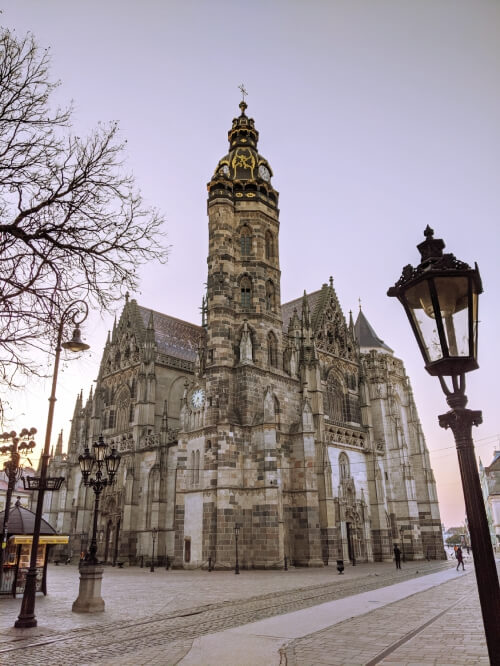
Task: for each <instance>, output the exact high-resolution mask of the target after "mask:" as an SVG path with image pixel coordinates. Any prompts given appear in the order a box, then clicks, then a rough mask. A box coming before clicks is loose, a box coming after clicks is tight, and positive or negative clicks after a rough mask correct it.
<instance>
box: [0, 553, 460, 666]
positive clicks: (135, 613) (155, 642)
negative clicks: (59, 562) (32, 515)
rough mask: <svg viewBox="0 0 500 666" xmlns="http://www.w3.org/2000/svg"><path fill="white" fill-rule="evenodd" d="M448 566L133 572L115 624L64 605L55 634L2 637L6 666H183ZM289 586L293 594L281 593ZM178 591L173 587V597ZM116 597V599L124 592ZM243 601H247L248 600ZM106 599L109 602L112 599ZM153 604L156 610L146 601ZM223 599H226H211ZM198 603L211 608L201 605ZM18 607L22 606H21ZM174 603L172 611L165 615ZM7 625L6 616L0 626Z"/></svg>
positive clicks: (41, 630) (11, 633)
mask: <svg viewBox="0 0 500 666" xmlns="http://www.w3.org/2000/svg"><path fill="white" fill-rule="evenodd" d="M449 566H450V563H446V562H443V563H426V562H419V563H412V564H411V565H409V566H408V567H407V568H406V569H403V570H402V571H399V572H396V571H395V570H394V568H393V567H388V566H386V565H378V566H377V565H372V566H367V567H365V568H363V567H358V568H356V571H355V572H354V571H353V572H349V573H350V576H349V574H348V575H347V576H343V577H340V576H336V575H335V574H334V572H333V571H330V572H318V573H316V572H312V571H310V572H308V571H305V572H302V571H297V573H296V575H294V574H295V572H293V571H292V572H289V573H290V574H291V575H290V576H288V575H287V574H286V573H284V572H279V573H271V572H268V573H267V575H266V574H265V573H264V574H263V573H261V572H255V573H254V572H246V573H244V574H242V575H241V576H240V577H239V578H238V579H236V580H235V579H234V578H232V577H231V573H230V572H228V573H222V572H219V573H216V572H213V574H208V573H206V572H194V573H193V572H191V573H189V574H186V575H185V572H168V573H166V572H159V573H163V577H160V576H158V577H157V578H155V579H153V578H152V577H144V576H142V577H141V575H140V573H139V574H136V575H135V578H134V579H132V577H131V576H132V575H133V572H132V573H131V574H129V575H128V576H125V577H123V578H122V585H121V588H122V593H123V587H124V586H125V585H126V583H129V584H130V587H131V588H132V592H133V593H134V592H135V594H136V595H137V594H138V588H137V587H134V584H133V581H134V580H136V579H137V578H138V580H139V581H141V582H142V595H141V596H135V597H134V596H133V594H132V595H131V596H130V598H129V601H128V603H127V604H126V607H125V604H123V607H122V608H120V609H119V613H118V615H117V613H116V611H115V615H117V619H115V620H113V621H112V622H109V621H107V615H108V614H107V613H106V614H104V615H100V614H94V615H92V616H82V615H75V614H71V612H70V611H69V608H67V607H65V609H64V614H63V613H60V615H61V622H57V624H56V625H55V626H56V627H57V630H56V629H55V628H52V629H50V630H49V629H44V628H43V627H40V628H38V629H36V630H35V629H33V630H25V631H24V633H20V631H19V630H12V629H10V630H7V631H3V632H2V637H1V638H0V664H3V663H6V662H7V661H8V662H10V663H13V662H14V663H17V662H20V661H21V660H22V663H23V666H31V665H32V664H33V665H35V664H36V665H38V664H52V665H53V666H57V665H58V664H61V665H63V664H64V665H66V664H68V663H75V655H78V661H77V662H76V663H78V664H81V665H83V664H97V663H99V664H114V663H116V664H118V663H120V664H123V665H124V666H125V665H128V664H147V663H151V664H159V665H161V666H164V665H165V666H168V665H169V664H175V663H177V662H178V661H179V659H180V658H182V656H183V655H184V654H186V652H187V651H189V649H190V646H191V643H192V641H193V640H194V639H195V638H196V637H198V636H201V635H204V634H209V633H215V632H218V631H223V630H225V629H228V628H231V627H236V626H240V625H243V624H247V623H249V622H254V621H257V620H260V619H263V618H266V617H271V616H273V615H279V614H283V613H289V612H291V611H295V610H299V609H302V608H307V607H310V606H314V605H317V604H319V603H323V602H325V601H332V600H334V599H340V598H343V597H346V596H351V595H352V594H358V593H360V592H365V591H369V590H375V589H377V588H379V587H383V586H386V585H390V584H393V583H394V582H395V581H396V580H397V581H401V580H407V579H409V578H414V577H415V576H420V575H425V574H428V573H430V572H431V571H437V570H440V569H442V568H444V567H449ZM417 567H418V569H417ZM417 571H418V573H416V572H417ZM58 573H59V572H58ZM110 573H111V572H110ZM325 573H326V574H329V575H325ZM107 574H108V572H106V573H105V579H106V575H107ZM176 574H177V575H176ZM112 576H113V580H114V582H115V585H116V584H117V581H119V576H120V574H119V572H112ZM109 578H110V576H108V582H109ZM145 580H147V581H148V584H149V585H151V583H152V582H153V580H154V583H155V589H154V590H151V593H150V597H148V590H147V588H146V587H145V586H144V581H145ZM314 580H316V581H319V580H321V583H320V584H316V585H311V584H308V585H307V584H306V585H304V582H305V581H314ZM174 581H175V583H174ZM160 587H163V588H164V591H165V596H164V597H162V595H161V594H160V595H158V590H159V588H160ZM283 587H285V588H288V589H280V588H283ZM172 588H175V592H174V594H173V595H171V593H172ZM262 589H265V590H268V592H267V593H265V594H258V595H255V594H253V595H252V591H253V592H254V593H255V592H256V591H260V590H262ZM109 592H110V594H111V592H112V590H111V589H109ZM113 593H114V595H115V597H114V598H115V601H116V595H117V594H118V591H116V590H115V591H114V592H113ZM169 593H170V595H169ZM244 595H246V598H242V596H244ZM111 596H112V595H111ZM104 597H105V598H107V597H106V594H104ZM149 598H151V605H149V603H148V602H149ZM217 598H219V599H221V598H222V600H219V601H214V602H211V601H210V600H213V599H217ZM112 599H113V596H112ZM162 599H163V603H162ZM186 599H187V600H188V601H189V600H194V599H197V600H198V604H197V605H193V606H188V607H186V606H185V605H184V604H185V602H186ZM47 600H48V598H47V599H45V600H42V601H47ZM13 601H14V600H12V601H9V602H8V604H9V606H11V607H12V602H13ZM122 601H123V599H122ZM199 601H208V603H203V604H200V603H199ZM16 602H17V605H19V600H16ZM108 603H109V602H108ZM159 604H161V605H159ZM2 605H3V602H2ZM169 605H170V606H171V608H170V609H169V610H166V609H167V608H168V606H169ZM148 607H149V611H150V612H148V610H147V609H148ZM162 607H163V608H162ZM155 611H156V612H155ZM64 615H66V616H67V615H70V617H69V618H68V622H73V624H74V623H75V621H78V622H79V624H78V625H77V626H74V627H72V628H69V629H67V630H66V631H64V630H63V627H64V621H63V617H64ZM39 621H40V616H39ZM8 626H9V623H6V621H5V617H4V618H3V619H2V620H1V622H0V627H1V628H4V627H5V628H7V627H8ZM10 626H11V625H10ZM53 627H54V625H53Z"/></svg>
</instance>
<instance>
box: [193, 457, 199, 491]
mask: <svg viewBox="0 0 500 666" xmlns="http://www.w3.org/2000/svg"><path fill="white" fill-rule="evenodd" d="M195 470H196V471H195V477H194V482H195V483H196V485H198V484H199V483H200V452H199V450H198V451H196V464H195Z"/></svg>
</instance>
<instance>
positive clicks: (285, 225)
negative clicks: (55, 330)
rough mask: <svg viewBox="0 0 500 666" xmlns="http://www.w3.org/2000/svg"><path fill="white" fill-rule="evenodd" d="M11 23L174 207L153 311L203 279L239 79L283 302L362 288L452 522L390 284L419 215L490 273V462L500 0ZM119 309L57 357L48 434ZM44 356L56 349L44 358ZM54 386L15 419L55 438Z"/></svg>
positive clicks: (485, 332)
mask: <svg viewBox="0 0 500 666" xmlns="http://www.w3.org/2000/svg"><path fill="white" fill-rule="evenodd" d="M1 18H2V23H3V25H5V26H8V27H10V28H15V29H16V30H17V31H18V32H19V33H20V34H23V33H24V32H26V31H28V30H31V31H32V32H33V33H34V34H35V35H36V37H37V39H38V41H39V43H40V45H41V46H43V47H50V48H51V53H52V72H53V77H54V78H55V79H61V81H62V86H61V88H60V89H59V91H58V99H59V100H60V101H61V102H62V103H64V102H65V101H66V102H67V101H69V100H74V104H75V117H74V121H75V122H74V130H75V133H78V134H80V135H82V134H85V133H86V132H87V131H89V130H90V129H91V128H92V127H93V126H95V125H96V123H97V122H99V121H108V120H118V121H119V123H120V126H121V130H122V133H123V137H124V138H126V139H127V141H128V144H127V146H128V165H129V167H130V169H131V170H132V171H133V172H134V174H135V176H136V180H137V183H138V185H139V186H140V188H141V190H142V192H143V195H144V196H145V198H146V200H147V201H148V203H150V204H152V205H155V206H157V207H158V208H160V209H161V210H162V211H164V213H165V215H166V219H167V222H166V229H167V232H168V243H170V244H171V252H170V258H169V261H168V264H167V265H165V266H160V265H155V264H152V265H150V266H148V267H147V268H146V269H145V270H143V272H142V276H141V277H142V283H141V293H139V294H134V295H133V296H135V297H136V298H137V299H138V301H139V302H140V303H141V304H142V305H144V306H146V307H151V308H154V309H156V310H160V311H163V312H166V313H168V314H171V315H173V316H176V317H179V318H182V319H186V320H188V321H192V322H195V323H199V322H200V315H199V310H198V308H199V306H200V303H201V297H202V294H203V290H204V287H203V283H204V282H205V280H206V255H207V248H208V237H207V236H208V234H207V217H206V183H207V182H208V180H209V179H210V177H211V174H212V173H213V170H214V169H215V166H216V164H217V162H218V160H219V159H220V157H222V156H223V155H224V154H225V153H226V152H227V131H228V129H229V127H230V124H231V120H232V118H233V117H234V116H235V115H237V114H238V112H239V111H238V102H239V100H240V93H239V91H238V88H237V86H238V85H239V84H240V83H242V82H243V83H244V84H245V86H246V88H247V90H248V92H249V96H248V98H247V102H248V105H249V108H248V112H247V113H248V115H250V116H251V117H253V118H254V119H255V123H256V127H257V129H258V130H259V132H260V141H259V149H260V152H261V153H262V154H263V155H264V156H265V157H266V158H267V159H268V160H269V162H270V164H271V166H272V168H273V171H274V179H273V183H274V185H275V187H276V188H277V189H278V190H279V192H280V209H281V213H280V220H281V232H280V258H281V270H282V280H281V290H282V299H283V301H288V300H291V299H292V298H296V297H298V296H300V295H301V293H302V292H303V290H304V289H306V290H307V291H314V290H316V289H318V288H320V287H321V285H322V283H324V282H327V281H328V278H329V276H330V275H333V277H334V284H335V288H336V290H337V294H338V296H339V299H340V301H341V305H342V307H343V309H344V313H345V314H346V316H347V315H348V312H349V310H352V311H353V314H354V315H356V313H357V311H358V299H359V298H360V299H361V302H362V307H363V312H364V313H365V315H366V316H367V318H368V320H369V321H370V323H371V324H372V325H373V327H374V328H375V330H376V331H377V333H378V335H379V336H380V337H381V338H383V339H384V340H385V342H386V343H387V344H388V345H389V346H390V347H392V348H393V349H394V350H395V353H396V355H397V356H399V357H401V358H403V359H404V361H405V364H406V369H407V372H408V374H409V376H410V378H411V381H412V384H413V388H414V393H415V398H416V402H417V406H418V408H419V412H420V416H421V420H422V424H423V428H424V432H425V434H426V438H427V444H428V447H429V449H430V451H431V460H432V464H433V467H434V470H435V474H436V479H437V483H438V493H439V499H440V506H441V516H442V519H443V521H444V522H445V524H446V525H454V524H459V523H463V519H464V505H463V494H462V489H461V483H460V478H459V471H458V465H457V462H456V452H455V450H454V441H453V436H452V434H451V432H445V431H442V430H440V428H439V427H438V425H437V415H438V414H440V413H442V412H444V411H446V409H447V406H446V402H445V399H444V396H443V394H442V393H441V389H440V387H439V383H438V381H437V380H436V379H434V378H432V377H430V376H429V375H427V373H426V372H425V370H424V369H423V362H422V360H421V357H420V355H419V352H418V350H417V347H416V343H415V341H414V339H413V335H412V333H411V331H410V327H409V325H408V322H407V320H406V318H405V315H404V313H403V310H402V308H401V306H400V305H399V304H398V303H397V302H396V301H395V299H389V298H387V296H386V291H387V288H388V287H389V286H391V285H392V284H394V282H395V281H396V280H397V279H398V278H399V276H400V273H401V268H402V267H403V266H404V265H405V264H407V263H413V264H416V263H418V261H419V255H418V252H417V250H416V248H415V246H416V244H417V243H419V242H420V241H422V240H423V235H422V232H423V230H424V228H425V226H426V225H427V224H429V225H430V226H431V227H433V228H434V229H435V232H436V233H435V235H436V237H439V238H443V239H444V240H445V242H446V246H447V251H449V252H453V253H454V254H455V255H456V256H457V257H458V258H459V259H461V260H463V261H467V262H468V263H473V262H474V261H477V262H478V264H479V267H480V269H481V274H482V278H483V284H484V289H485V293H484V295H483V296H482V297H481V301H480V321H481V323H480V337H479V362H480V366H481V367H480V370H479V371H476V372H475V373H471V374H470V375H468V390H467V393H468V395H469V399H470V403H469V406H470V407H471V408H472V409H482V410H483V417H484V424H483V425H482V426H481V427H480V428H479V429H476V430H475V433H474V434H475V436H476V446H477V451H478V454H479V455H480V456H481V458H482V460H483V462H484V463H485V464H487V463H489V462H490V460H491V458H492V453H493V450H494V448H500V444H499V440H500V435H499V433H500V409H499V401H498V388H497V387H498V375H499V372H498V371H499V364H498V344H499V343H498V332H499V330H500V308H499V307H498V301H499V299H498V289H499V286H500V267H499V261H498V250H499V243H498V240H499V232H498V217H499V212H500V123H499V121H498V119H499V118H500V87H499V81H500V71H499V69H500V64H499V63H500V3H498V2H496V0H491V2H487V1H483V0H477V1H476V2H474V3H471V2H468V1H467V0H462V1H460V0H453V1H451V0H450V1H449V2H444V1H439V0H433V1H432V2H415V1H414V0H386V1H379V0H357V1H356V0H345V1H341V0H330V1H326V0H307V1H306V0H286V1H285V0H253V1H252V2H248V1H247V2H243V1H240V0H226V1H222V0H210V2H209V1H203V0H172V1H169V0H162V1H160V0H157V1H153V0H141V1H140V2H139V1H138V0H136V1H134V2H132V1H126V0H106V2H103V1H102V0H101V1H100V2H97V1H96V0H87V1H86V2H78V3H77V2H67V1H62V0H50V1H46V2H40V0H4V3H3V15H2V17H1ZM113 316H114V313H109V314H108V316H106V317H104V318H101V317H100V316H99V315H98V314H96V313H91V315H90V316H89V319H88V320H87V322H86V324H85V330H84V337H86V339H87V341H88V342H89V343H90V344H91V345H92V352H91V353H87V354H86V355H85V356H82V357H81V358H80V359H76V360H72V361H71V362H68V363H66V364H64V368H63V371H62V373H61V375H60V383H59V387H58V402H57V404H56V419H55V428H54V442H55V436H56V433H57V431H58V430H60V429H61V428H64V431H65V435H66V436H67V435H68V434H69V419H70V418H71V416H72V411H73V406H74V400H75V397H76V395H77V393H78V392H79V390H80V389H81V388H83V389H84V394H85V395H87V394H88V391H89V389H90V386H91V384H92V381H93V380H94V379H95V377H96V376H97V370H98V363H99V360H100V354H101V350H102V347H103V345H104V342H105V337H106V332H107V330H108V329H109V328H110V327H111V326H112V322H113ZM51 364H52V361H51V359H47V365H48V367H49V368H50V367H51ZM49 392H50V383H49V382H48V381H47V382H42V383H34V382H32V383H30V385H29V386H27V387H26V391H24V392H23V393H22V394H18V395H16V396H15V397H14V398H13V399H11V412H10V415H11V417H12V418H13V425H14V426H18V427H19V428H21V427H23V426H24V425H28V426H32V425H34V426H36V427H38V429H39V432H40V434H39V437H38V441H39V444H40V447H39V448H41V445H42V444H43V432H44V428H45V419H46V409H47V405H48V403H47V398H48V395H49Z"/></svg>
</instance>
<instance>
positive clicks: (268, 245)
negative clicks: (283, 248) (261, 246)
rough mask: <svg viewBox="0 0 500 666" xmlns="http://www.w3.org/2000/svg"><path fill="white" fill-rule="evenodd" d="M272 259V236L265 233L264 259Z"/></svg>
mask: <svg viewBox="0 0 500 666" xmlns="http://www.w3.org/2000/svg"><path fill="white" fill-rule="evenodd" d="M273 257H274V236H273V235H272V233H271V232H270V231H266V259H273Z"/></svg>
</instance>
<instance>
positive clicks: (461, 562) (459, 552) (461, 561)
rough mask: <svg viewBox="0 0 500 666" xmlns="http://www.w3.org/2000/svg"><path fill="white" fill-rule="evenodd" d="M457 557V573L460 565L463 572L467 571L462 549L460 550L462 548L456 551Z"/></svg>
mask: <svg viewBox="0 0 500 666" xmlns="http://www.w3.org/2000/svg"><path fill="white" fill-rule="evenodd" d="M455 556H456V558H457V571H458V567H459V566H460V565H462V571H465V567H464V556H463V553H462V549H461V548H460V546H459V547H458V548H457V551H456V553H455Z"/></svg>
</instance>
